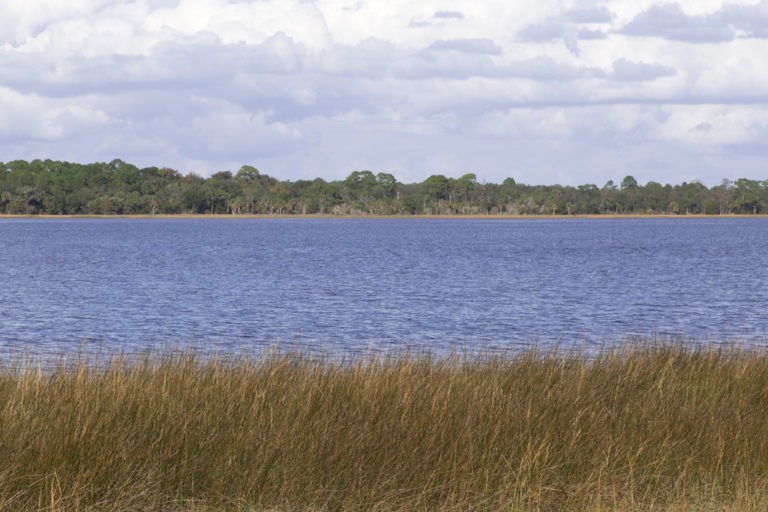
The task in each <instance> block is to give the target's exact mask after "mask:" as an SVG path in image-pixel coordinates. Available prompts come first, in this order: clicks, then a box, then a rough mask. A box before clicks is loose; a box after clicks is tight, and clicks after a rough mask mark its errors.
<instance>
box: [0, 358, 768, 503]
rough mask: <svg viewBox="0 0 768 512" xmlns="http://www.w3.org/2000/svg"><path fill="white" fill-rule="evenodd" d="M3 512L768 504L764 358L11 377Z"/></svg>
mask: <svg viewBox="0 0 768 512" xmlns="http://www.w3.org/2000/svg"><path fill="white" fill-rule="evenodd" d="M0 433H1V436H2V437H0V509H3V510H45V509H47V510H114V509H119V510H205V511H207V510H224V509H226V510H231V509H235V510H267V509H269V510H275V509H276V510H309V509H312V510H536V509H540V510H626V509H635V510H702V509H707V510H708V509H711V510H723V509H732V510H765V509H766V508H768V354H767V353H766V352H749V351H744V350H736V349H727V350H716V349H700V350H694V349H686V348H683V347H680V346H653V347H642V348H634V349H624V350H619V351H615V352H610V353H608V352H606V353H604V354H602V355H599V356H598V357H593V356H592V357H586V356H582V355H568V356H564V355H558V354H541V353H536V352H527V353H525V354H518V355H510V356H497V357H485V358H482V357H481V358H463V357H456V358H448V359H434V358H429V357H421V356H403V357H394V358H390V359H381V360H373V359H368V360H362V361H356V362H349V363H338V362H329V361H321V360H315V359H311V358H303V357H299V356H287V355H274V356H270V357H265V358H263V359H259V360H253V359H232V360H217V361H210V360H208V361H204V360H200V359H197V358H195V357H194V356H190V355H184V356H157V357H153V356H152V357H143V358H136V357H133V358H114V359H113V360H112V362H111V363H110V364H109V365H107V366H106V367H101V368H98V369H96V368H94V366H93V365H90V364H88V362H87V361H79V362H77V361H75V362H72V361H70V362H62V363H60V364H59V365H58V366H57V367H55V368H54V369H52V370H51V369H48V370H46V371H41V370H38V369H37V368H36V367H35V365H34V364H32V365H30V364H28V363H14V364H11V365H9V364H8V363H7V362H6V363H5V365H4V369H2V370H0Z"/></svg>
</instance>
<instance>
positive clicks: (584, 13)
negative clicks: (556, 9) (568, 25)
mask: <svg viewBox="0 0 768 512" xmlns="http://www.w3.org/2000/svg"><path fill="white" fill-rule="evenodd" d="M562 18H563V19H565V20H568V21H571V22H573V23H610V22H611V21H613V19H614V18H615V15H614V14H613V12H611V10H610V9H608V8H607V7H605V6H602V5H601V6H593V7H580V8H576V9H573V10H570V11H567V12H566V13H564V14H563V16H562Z"/></svg>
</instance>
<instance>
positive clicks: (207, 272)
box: [0, 218, 768, 353]
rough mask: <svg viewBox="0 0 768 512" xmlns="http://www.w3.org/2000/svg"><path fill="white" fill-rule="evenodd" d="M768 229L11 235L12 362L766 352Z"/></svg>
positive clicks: (7, 279) (301, 222)
mask: <svg viewBox="0 0 768 512" xmlns="http://www.w3.org/2000/svg"><path fill="white" fill-rule="evenodd" d="M766 269H768V219H762V218H761V219H754V218H753V219H735V218H728V219H723V218H713V219H632V220H624V219H622V220H615V219H611V220H608V219H606V220H575V219H574V220H463V219H461V220H459V219H457V220H419V219H414V220H402V219H396V220H337V219H322V220H321V219H317V220H306V219H279V220H233V219H227V220H177V219H170V220H126V219H61V220H58V219H57V220H38V219H6V220H0V350H3V351H5V352H8V351H16V352H18V351H19V350H27V351H29V352H32V353H48V352H53V351H61V350H65V351H66V350H73V351H74V350H77V349H78V347H81V346H82V345H83V344H84V343H86V344H94V343H97V344H98V345H99V346H101V347H106V348H108V349H117V350H127V351H133V350H142V349H145V348H148V347H156V346H166V345H169V344H171V345H176V346H178V345H183V346H194V347H197V348H198V349H199V348H203V349H206V350H207V349H210V350H216V351H222V350H223V351H235V352H237V351H251V350H258V349H260V348H263V347H266V346H274V345H276V344H279V345H298V346H313V347H319V348H321V349H323V350H325V351H330V352H359V351H363V350H370V349H371V348H373V349H390V348H401V347H405V346H409V347H418V348H427V349H432V350H438V351H439V350H444V349H447V348H450V347H454V348H455V347H457V346H459V347H462V346H463V347H467V348H469V349H495V348H509V347H516V346H526V345H528V344H530V343H533V342H535V343H539V344H541V343H553V342H559V343H560V344H561V345H568V344H584V343H587V344H601V343H605V342H615V341H618V340H622V339H625V338H626V337H630V336H667V337H669V336H678V335H682V336H685V337H688V338H696V339H699V340H705V341H710V340H711V341H713V342H714V341H725V340H729V341H734V340H736V341H744V340H748V341H750V342H753V343H764V342H765V340H766V339H767V338H768V315H766V306H768V270H766Z"/></svg>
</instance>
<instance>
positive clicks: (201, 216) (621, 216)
mask: <svg viewBox="0 0 768 512" xmlns="http://www.w3.org/2000/svg"><path fill="white" fill-rule="evenodd" d="M742 218H744V219H753V218H768V214H743V215H706V214H674V213H658V214H657V213H654V214H613V213H608V214H590V215H588V214H579V215H504V214H488V215H482V214H474V215H332V214H237V215H235V214H222V213H217V214H186V213H174V214H167V213H163V214H136V215H126V214H115V215H90V214H78V215H69V214H67V215H50V214H43V215H20V214H0V219H211V220H225V219H339V220H345V219H346V220H350V219H355V220H361V219H433V220H444V219H457V220H461V219H467V220H481V219H487V220H571V219H573V220H576V219H590V220H603V219H742Z"/></svg>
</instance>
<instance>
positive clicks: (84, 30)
mask: <svg viewBox="0 0 768 512" xmlns="http://www.w3.org/2000/svg"><path fill="white" fill-rule="evenodd" d="M0 20H2V23H0V161H3V162H8V161H11V160H14V159H26V160H32V159H36V158H40V159H46V158H51V159H54V160H67V161H72V162H79V163H90V162H102V161H106V162H108V161H111V160H113V159H115V158H120V159H122V160H125V161H127V162H131V163H133V164H135V165H138V166H139V167H145V166H158V167H171V168H174V169H177V170H179V171H180V172H182V173H184V174H186V173H189V172H193V173H195V174H198V175H201V176H209V175H211V174H212V173H214V172H218V171H221V170H231V171H233V172H236V171H237V169H239V168H240V166H241V165H253V166H255V167H256V168H258V169H259V170H260V171H261V172H262V173H265V174H269V175H271V176H274V177H277V178H279V179H282V180H299V179H314V178H317V177H321V178H323V179H326V180H335V179H343V178H344V177H346V176H347V175H349V173H350V172H352V171H354V170H366V169H367V170H372V171H374V172H388V173H391V174H393V175H394V176H395V177H396V178H397V179H398V180H400V181H401V182H405V183H412V182H418V181H422V180H424V179H425V178H427V177H428V176H430V175H432V174H444V175H446V176H452V177H459V176H461V175H463V174H465V173H475V174H476V175H477V178H478V180H479V181H481V182H488V183H500V182H502V181H503V180H504V179H505V178H507V177H512V178H514V179H515V180H516V181H517V182H518V183H528V184H555V183H559V184H562V185H579V184H587V183H594V184H597V185H599V186H602V185H603V184H605V183H606V182H607V181H608V180H614V181H615V182H617V183H618V182H620V181H621V179H622V178H623V177H624V176H627V175H631V176H634V177H635V178H636V179H637V181H638V182H639V183H641V184H644V183H647V182H648V181H657V182H660V183H672V184H678V183H683V182H691V181H696V180H698V181H701V182H702V183H704V184H706V185H707V186H712V185H717V184H720V183H721V182H722V180H723V179H726V178H727V179H736V178H749V179H758V180H765V179H768V165H766V164H768V0H762V1H755V0H734V1H730V2H724V1H719V0H680V1H670V2H667V1H654V0H605V1H600V0H537V1H536V2H532V1H528V0H513V1H510V0H419V1H417V2H414V1H413V0H239V1H234V0H136V1H116V0H67V1H55V2H54V1H51V0H0Z"/></svg>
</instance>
